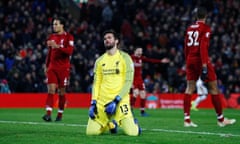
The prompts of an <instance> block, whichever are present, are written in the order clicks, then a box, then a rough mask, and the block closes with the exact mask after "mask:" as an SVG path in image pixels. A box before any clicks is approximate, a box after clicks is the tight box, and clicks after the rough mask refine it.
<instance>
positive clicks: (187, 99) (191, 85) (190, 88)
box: [183, 80, 197, 127]
mask: <svg viewBox="0 0 240 144" xmlns="http://www.w3.org/2000/svg"><path fill="white" fill-rule="evenodd" d="M194 91H195V81H194V80H188V81H187V88H186V91H185V95H184V100H183V102H184V103H183V111H184V126H185V127H197V125H196V124H194V123H193V122H192V121H191V119H190V108H191V98H192V94H193V92H194Z"/></svg>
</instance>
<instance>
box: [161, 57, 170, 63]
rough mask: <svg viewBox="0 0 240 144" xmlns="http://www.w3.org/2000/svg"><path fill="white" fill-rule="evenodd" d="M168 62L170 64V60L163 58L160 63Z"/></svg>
mask: <svg viewBox="0 0 240 144" xmlns="http://www.w3.org/2000/svg"><path fill="white" fill-rule="evenodd" d="M169 62H170V60H169V59H168V58H163V59H162V60H161V63H169Z"/></svg>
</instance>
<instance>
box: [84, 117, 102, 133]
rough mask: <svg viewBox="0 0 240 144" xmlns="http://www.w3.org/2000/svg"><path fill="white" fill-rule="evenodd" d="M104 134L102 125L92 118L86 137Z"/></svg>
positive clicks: (89, 120) (89, 121)
mask: <svg viewBox="0 0 240 144" xmlns="http://www.w3.org/2000/svg"><path fill="white" fill-rule="evenodd" d="M103 132H104V128H103V127H102V125H101V124H100V123H98V122H97V121H95V120H92V119H91V118H89V119H88V124H87V129H86V135H100V134H102V133H103Z"/></svg>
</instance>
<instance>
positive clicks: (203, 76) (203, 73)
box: [201, 67, 208, 81]
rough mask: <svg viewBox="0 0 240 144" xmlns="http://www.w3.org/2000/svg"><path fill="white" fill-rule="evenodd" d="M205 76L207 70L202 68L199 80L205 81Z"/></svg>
mask: <svg viewBox="0 0 240 144" xmlns="http://www.w3.org/2000/svg"><path fill="white" fill-rule="evenodd" d="M207 74H208V69H207V67H203V68H202V74H201V79H202V80H203V81H205V80H206V78H207Z"/></svg>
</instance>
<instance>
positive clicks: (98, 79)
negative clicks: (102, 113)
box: [92, 57, 102, 100]
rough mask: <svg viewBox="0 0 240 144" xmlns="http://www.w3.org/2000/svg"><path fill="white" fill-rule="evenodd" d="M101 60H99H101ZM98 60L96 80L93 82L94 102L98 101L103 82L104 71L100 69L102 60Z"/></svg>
mask: <svg viewBox="0 0 240 144" xmlns="http://www.w3.org/2000/svg"><path fill="white" fill-rule="evenodd" d="M100 58H101V57H100ZM100 58H99V59H100ZM99 59H98V60H96V62H95V64H94V80H93V90H92V100H97V98H98V95H99V90H100V83H101V81H102V73H101V72H102V70H101V67H100V64H99V63H100V62H99V61H100V60H99Z"/></svg>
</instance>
